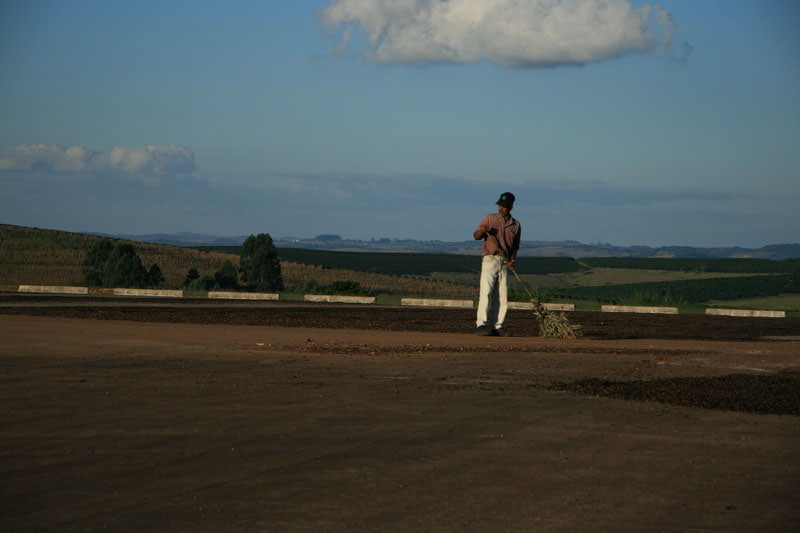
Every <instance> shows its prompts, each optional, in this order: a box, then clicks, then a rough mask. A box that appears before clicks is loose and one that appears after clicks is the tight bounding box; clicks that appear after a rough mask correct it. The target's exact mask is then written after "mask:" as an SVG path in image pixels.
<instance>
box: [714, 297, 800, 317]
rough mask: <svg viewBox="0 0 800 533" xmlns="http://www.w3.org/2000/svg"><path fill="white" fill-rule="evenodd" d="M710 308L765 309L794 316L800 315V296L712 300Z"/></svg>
mask: <svg viewBox="0 0 800 533" xmlns="http://www.w3.org/2000/svg"><path fill="white" fill-rule="evenodd" d="M708 305H709V306H710V307H723V308H728V309H764V310H768V311H787V312H790V313H793V314H799V313H800V294H779V295H777V296H764V297H761V298H743V299H740V300H712V301H710V302H708Z"/></svg>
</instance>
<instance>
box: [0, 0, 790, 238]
mask: <svg viewBox="0 0 800 533" xmlns="http://www.w3.org/2000/svg"><path fill="white" fill-rule="evenodd" d="M798 27H800V2H796V0H664V1H661V2H659V3H658V4H656V3H651V2H646V1H628V0H562V1H559V0H449V1H447V0H332V1H331V0H327V1H321V0H304V1H296V0H259V1H255V0H236V1H232V2H217V1H207V0H159V1H154V0H153V1H151V0H137V1H133V0H112V1H109V0H71V1H69V2H65V1H63V0H37V1H36V2H31V1H29V0H3V1H2V2H0V117H2V118H0V223H5V224H16V225H22V226H33V227H40V228H49V229H61V230H67V231H78V232H102V233H110V234H115V233H127V234H146V233H157V232H165V233H174V232H180V231H191V232H198V233H210V234H214V235H220V236H223V235H226V236H227V235H247V234H251V233H270V234H271V235H272V236H273V237H276V238H278V237H297V238H307V237H313V236H315V235H318V234H331V233H334V234H338V235H341V236H342V237H345V238H356V239H370V238H384V237H388V238H397V239H421V240H442V241H463V240H469V239H471V235H472V232H473V230H474V229H475V227H476V226H477V225H478V223H479V222H480V220H481V218H482V217H483V216H484V215H485V214H487V213H490V212H494V211H495V210H496V207H495V202H496V200H497V198H498V197H499V195H500V194H501V193H502V192H505V191H510V192H513V193H514V194H515V195H516V197H517V202H516V205H515V208H514V210H513V213H512V214H513V215H514V216H515V217H516V218H517V219H518V220H519V221H520V222H521V224H522V232H523V234H522V237H523V240H543V241H560V240H574V241H580V242H584V243H596V242H602V243H611V244H614V245H636V244H639V245H649V246H668V245H688V246H744V247H759V246H763V245H767V244H775V243H790V242H791V243H796V242H800V231H798V230H800V208H798V207H797V206H798V204H800V32H798V31H797V28H798Z"/></svg>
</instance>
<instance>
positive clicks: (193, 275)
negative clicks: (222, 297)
mask: <svg viewBox="0 0 800 533" xmlns="http://www.w3.org/2000/svg"><path fill="white" fill-rule="evenodd" d="M199 278H200V272H198V271H197V267H192V268H190V269H189V272H187V273H186V279H184V280H183V288H184V289H188V288H189V285H191V284H192V282H193V281H194V280H196V279H199Z"/></svg>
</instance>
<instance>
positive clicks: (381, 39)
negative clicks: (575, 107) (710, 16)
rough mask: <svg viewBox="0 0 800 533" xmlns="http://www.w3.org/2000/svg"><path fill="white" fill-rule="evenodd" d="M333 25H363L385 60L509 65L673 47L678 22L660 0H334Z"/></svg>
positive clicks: (372, 48) (326, 15)
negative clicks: (655, 1)
mask: <svg viewBox="0 0 800 533" xmlns="http://www.w3.org/2000/svg"><path fill="white" fill-rule="evenodd" d="M320 16H321V18H322V20H323V21H324V22H325V23H326V24H327V25H329V26H332V27H339V26H341V25H344V26H347V28H346V29H345V33H344V42H343V46H345V45H346V44H347V41H348V40H349V39H350V33H349V31H350V29H352V27H354V26H360V27H361V28H362V29H363V30H364V31H365V32H366V35H367V37H368V42H369V54H368V56H369V57H371V59H373V60H374V61H376V62H378V63H439V62H452V63H467V62H473V61H481V60H484V59H485V60H489V61H492V62H494V63H498V64H501V65H505V66H510V67H552V66H557V65H582V64H585V63H590V62H594V61H603V60H606V59H613V58H617V57H620V56H622V55H625V54H628V53H633V52H639V53H650V52H654V51H657V50H661V49H664V48H666V47H667V46H669V44H670V43H671V41H672V35H673V31H674V23H673V22H672V17H671V16H670V14H669V13H668V12H667V11H665V10H664V9H662V8H661V7H659V6H651V5H647V4H646V5H642V6H640V7H634V6H633V5H631V3H630V2H628V0H334V1H333V2H332V3H331V4H330V5H329V6H328V7H327V8H326V9H324V10H322V11H321V13H320Z"/></svg>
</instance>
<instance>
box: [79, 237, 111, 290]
mask: <svg viewBox="0 0 800 533" xmlns="http://www.w3.org/2000/svg"><path fill="white" fill-rule="evenodd" d="M113 248H114V241H113V240H112V239H98V240H96V241H94V243H93V244H92V247H91V248H89V251H88V252H87V254H86V259H85V260H84V261H83V266H84V267H86V268H84V269H83V277H84V280H85V283H86V285H88V286H89V287H100V286H102V285H103V276H104V275H105V269H106V263H107V262H108V256H109V255H111V250H112V249H113Z"/></svg>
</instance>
